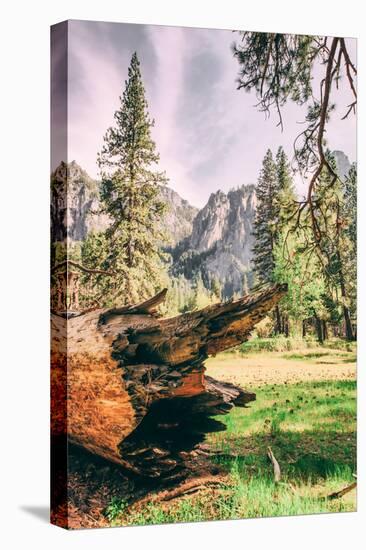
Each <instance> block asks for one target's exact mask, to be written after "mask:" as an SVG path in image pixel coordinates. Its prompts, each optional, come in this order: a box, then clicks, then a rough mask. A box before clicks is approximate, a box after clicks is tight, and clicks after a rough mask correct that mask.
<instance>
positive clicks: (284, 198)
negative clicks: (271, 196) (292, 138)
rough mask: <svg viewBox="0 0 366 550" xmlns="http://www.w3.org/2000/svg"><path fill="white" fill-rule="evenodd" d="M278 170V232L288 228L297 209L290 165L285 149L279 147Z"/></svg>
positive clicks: (277, 156)
mask: <svg viewBox="0 0 366 550" xmlns="http://www.w3.org/2000/svg"><path fill="white" fill-rule="evenodd" d="M276 169H277V197H276V200H277V203H278V215H279V219H278V223H279V226H278V231H281V232H283V231H285V230H286V229H287V228H288V220H289V218H291V214H292V213H293V212H294V209H295V207H296V203H295V201H296V193H295V187H294V182H293V179H292V175H291V169H290V165H289V162H288V159H287V155H286V153H285V151H284V149H283V147H279V148H278V151H277V155H276Z"/></svg>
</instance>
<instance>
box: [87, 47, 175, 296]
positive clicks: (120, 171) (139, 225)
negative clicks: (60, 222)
mask: <svg viewBox="0 0 366 550" xmlns="http://www.w3.org/2000/svg"><path fill="white" fill-rule="evenodd" d="M114 120H115V124H114V126H113V127H110V128H109V129H108V130H107V132H106V134H105V136H104V145H103V148H102V150H101V152H100V154H99V155H98V165H99V168H100V173H101V179H102V182H101V203H102V208H103V211H104V212H105V213H106V214H107V215H108V216H109V217H110V218H111V225H110V227H109V228H108V229H107V230H106V233H105V247H106V249H105V250H104V253H103V254H101V258H103V268H104V269H108V270H113V271H114V272H115V273H116V275H115V277H114V280H113V284H112V288H109V290H110V293H111V294H113V299H112V301H115V302H118V303H122V304H123V303H131V302H135V301H137V300H140V299H141V298H144V297H146V296H148V295H151V293H153V292H154V291H156V290H157V288H158V287H159V282H160V279H159V275H160V272H161V267H162V266H161V257H160V252H159V241H161V239H162V237H163V236H162V234H161V230H160V229H159V227H161V225H159V221H160V219H161V217H162V215H163V213H164V210H165V204H164V203H163V202H162V201H161V199H160V194H159V186H160V185H163V184H165V183H166V177H165V174H164V173H161V172H158V171H156V170H153V169H152V166H153V165H156V164H157V163H158V161H159V155H158V153H157V152H156V146H155V143H154V141H153V140H152V137H151V128H152V127H153V126H154V120H152V119H151V118H150V117H149V113H148V104H147V101H146V97H145V89H144V85H143V82H142V77H141V71H140V62H139V60H138V57H137V54H136V53H134V54H133V56H132V59H131V64H130V67H129V69H128V80H127V81H126V82H125V89H124V92H123V95H122V97H120V107H119V108H118V110H117V111H116V112H115V114H114Z"/></svg>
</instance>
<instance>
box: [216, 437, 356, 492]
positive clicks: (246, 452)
mask: <svg viewBox="0 0 366 550" xmlns="http://www.w3.org/2000/svg"><path fill="white" fill-rule="evenodd" d="M269 446H270V447H271V449H272V451H273V453H274V455H275V457H276V458H277V460H278V462H279V464H280V467H281V472H282V474H283V476H285V477H288V478H289V479H291V480H302V481H309V480H311V481H315V480H316V479H326V478H327V477H329V476H334V475H337V474H338V473H340V472H349V474H350V475H351V473H352V472H355V470H356V432H354V431H353V432H345V433H339V432H336V431H324V432H322V431H305V432H301V433H298V432H291V431H282V430H281V431H279V432H278V433H276V434H274V435H273V434H255V435H252V436H246V437H240V436H238V437H237V438H236V441H235V448H231V449H229V448H228V446H227V444H226V448H225V449H224V451H223V452H221V453H220V451H219V450H218V451H219V454H218V455H216V456H213V457H212V460H213V461H214V462H216V463H218V464H220V465H221V466H222V467H224V468H225V469H227V471H228V472H229V471H230V470H231V468H232V466H233V465H234V463H236V464H237V467H238V468H239V471H241V473H243V474H244V475H256V474H261V475H262V474H266V473H268V475H269V476H271V475H272V472H273V470H272V466H271V464H270V462H269V460H268V458H267V450H268V447H269Z"/></svg>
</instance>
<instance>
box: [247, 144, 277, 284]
mask: <svg viewBox="0 0 366 550" xmlns="http://www.w3.org/2000/svg"><path fill="white" fill-rule="evenodd" d="M256 194H257V208H256V216H255V221H254V231H253V235H254V238H255V245H254V247H253V263H254V271H255V273H256V276H257V278H258V281H259V282H261V283H262V282H268V281H272V280H273V270H274V253H273V251H274V246H275V242H276V231H277V223H278V216H279V208H278V201H277V194H278V179H277V169H276V163H275V162H274V159H273V155H272V152H271V151H270V149H268V151H267V153H266V155H265V157H264V159H263V164H262V169H261V172H260V175H259V179H258V184H257V189H256Z"/></svg>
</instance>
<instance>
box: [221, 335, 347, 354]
mask: <svg viewBox="0 0 366 550" xmlns="http://www.w3.org/2000/svg"><path fill="white" fill-rule="evenodd" d="M309 348H319V350H322V349H325V350H341V351H345V352H351V351H353V352H355V350H356V343H355V342H347V341H345V340H341V339H340V338H332V339H329V340H326V341H325V342H324V344H319V342H318V341H317V340H315V339H314V338H310V337H309V338H295V337H291V338H286V337H285V336H282V335H280V336H276V337H274V338H251V339H250V340H248V341H247V342H244V343H243V344H241V345H240V346H238V347H237V348H236V350H237V351H239V352H240V353H242V354H244V355H246V354H248V353H258V352H263V351H264V352H271V351H279V352H283V351H295V350H299V351H300V352H303V351H304V350H306V349H309ZM229 353H230V352H229ZM319 353H322V352H321V351H320V352H319ZM326 354H327V353H326ZM298 355H302V354H301V353H300V354H298Z"/></svg>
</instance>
